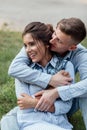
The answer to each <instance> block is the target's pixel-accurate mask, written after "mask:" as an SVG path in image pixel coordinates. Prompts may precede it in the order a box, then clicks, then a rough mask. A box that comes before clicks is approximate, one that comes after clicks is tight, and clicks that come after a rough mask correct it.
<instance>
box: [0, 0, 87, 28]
mask: <svg viewBox="0 0 87 130" xmlns="http://www.w3.org/2000/svg"><path fill="white" fill-rule="evenodd" d="M66 17H79V18H81V19H82V20H83V21H84V22H85V23H86V25H87V0H0V27H1V28H2V27H3V26H6V27H7V28H11V29H16V30H21V29H23V28H24V27H25V26H26V24H28V23H29V22H31V21H41V22H45V23H51V24H53V25H56V23H57V22H58V21H59V20H60V19H62V18H66Z"/></svg>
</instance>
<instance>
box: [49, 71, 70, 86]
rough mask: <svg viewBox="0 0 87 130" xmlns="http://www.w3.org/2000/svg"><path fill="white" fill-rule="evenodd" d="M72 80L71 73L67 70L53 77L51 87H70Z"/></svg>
mask: <svg viewBox="0 0 87 130" xmlns="http://www.w3.org/2000/svg"><path fill="white" fill-rule="evenodd" d="M71 81H72V78H71V77H70V75H69V73H68V72H66V71H65V70H61V71H59V72H58V73H56V74H55V75H53V76H52V78H51V80H50V82H49V85H51V86H53V87H58V86H63V85H69V84H71Z"/></svg>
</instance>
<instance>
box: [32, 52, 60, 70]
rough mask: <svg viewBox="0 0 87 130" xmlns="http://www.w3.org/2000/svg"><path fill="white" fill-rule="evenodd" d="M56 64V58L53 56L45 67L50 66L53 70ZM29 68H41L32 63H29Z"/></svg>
mask: <svg viewBox="0 0 87 130" xmlns="http://www.w3.org/2000/svg"><path fill="white" fill-rule="evenodd" d="M57 62H58V57H57V56H56V55H54V56H53V57H52V59H51V60H50V61H49V62H48V64H47V65H46V66H45V67H47V66H49V65H51V66H53V68H55V66H56V63H57ZM30 66H31V67H32V68H33V67H35V66H38V67H42V66H41V65H40V64H38V63H33V62H31V65H30Z"/></svg>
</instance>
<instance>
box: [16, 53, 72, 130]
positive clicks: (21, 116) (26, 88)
mask: <svg viewBox="0 0 87 130" xmlns="http://www.w3.org/2000/svg"><path fill="white" fill-rule="evenodd" d="M58 63H59V60H58V57H57V56H54V57H53V58H52V59H51V61H50V62H49V63H48V64H47V65H46V66H45V67H42V66H41V65H39V64H38V63H31V64H30V65H29V66H30V67H31V68H33V69H37V70H39V71H40V72H44V73H50V74H52V75H53V74H55V73H56V72H58V70H59V69H61V68H62V66H63V68H65V69H66V70H67V71H68V72H69V73H70V75H71V77H72V78H73V80H74V67H73V64H72V63H71V62H70V61H68V62H66V60H63V61H62V62H61V64H60V65H59V69H58V66H57V65H58ZM43 78H44V77H43ZM15 85H16V95H17V97H20V95H21V93H27V94H28V95H31V96H32V95H34V94H35V93H36V92H38V91H40V90H43V88H41V87H40V86H37V85H33V84H29V83H25V82H23V81H20V80H18V79H16V80H15ZM54 106H55V112H54V113H50V112H40V111H37V112H35V111H34V109H26V110H19V111H18V112H17V119H18V123H19V125H20V126H21V127H22V128H23V127H25V126H28V125H30V124H31V123H35V122H37V121H39V122H40V121H46V122H49V123H52V124H56V125H58V126H60V127H62V128H66V129H71V128H72V125H71V124H70V123H69V122H68V120H67V117H66V113H67V112H68V111H69V110H70V108H71V106H72V100H69V101H66V102H64V101H62V100H61V99H58V100H56V101H55V103H54Z"/></svg>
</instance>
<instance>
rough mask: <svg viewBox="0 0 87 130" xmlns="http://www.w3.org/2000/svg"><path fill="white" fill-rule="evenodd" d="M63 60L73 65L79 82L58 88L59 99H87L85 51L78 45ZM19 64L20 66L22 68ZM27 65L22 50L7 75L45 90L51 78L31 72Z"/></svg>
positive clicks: (86, 55) (26, 59)
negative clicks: (78, 75)
mask: <svg viewBox="0 0 87 130" xmlns="http://www.w3.org/2000/svg"><path fill="white" fill-rule="evenodd" d="M64 59H68V60H70V61H71V62H72V63H73V65H74V68H75V73H77V72H79V74H80V80H81V81H80V82H78V83H75V84H71V85H67V86H62V87H60V88H59V87H58V93H59V95H60V97H61V98H62V100H63V101H67V100H70V99H72V98H75V97H87V49H86V48H85V47H83V46H82V45H81V44H79V45H78V46H77V49H76V50H75V51H71V52H70V53H68V54H67V55H66V56H65V57H64ZM20 63H21V64H22V67H21V64H20ZM28 64H29V59H28V57H27V55H26V52H25V49H24V48H22V49H21V51H20V52H19V54H18V55H17V56H16V57H15V59H14V60H13V62H12V63H11V65H10V67H9V71H8V74H9V75H11V76H13V77H15V78H18V79H20V80H22V81H24V82H27V83H32V84H36V85H39V86H41V87H42V88H46V87H47V85H48V83H49V81H50V79H51V77H52V76H51V75H50V74H46V73H41V72H40V71H37V70H32V69H31V68H30V67H29V66H28Z"/></svg>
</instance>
